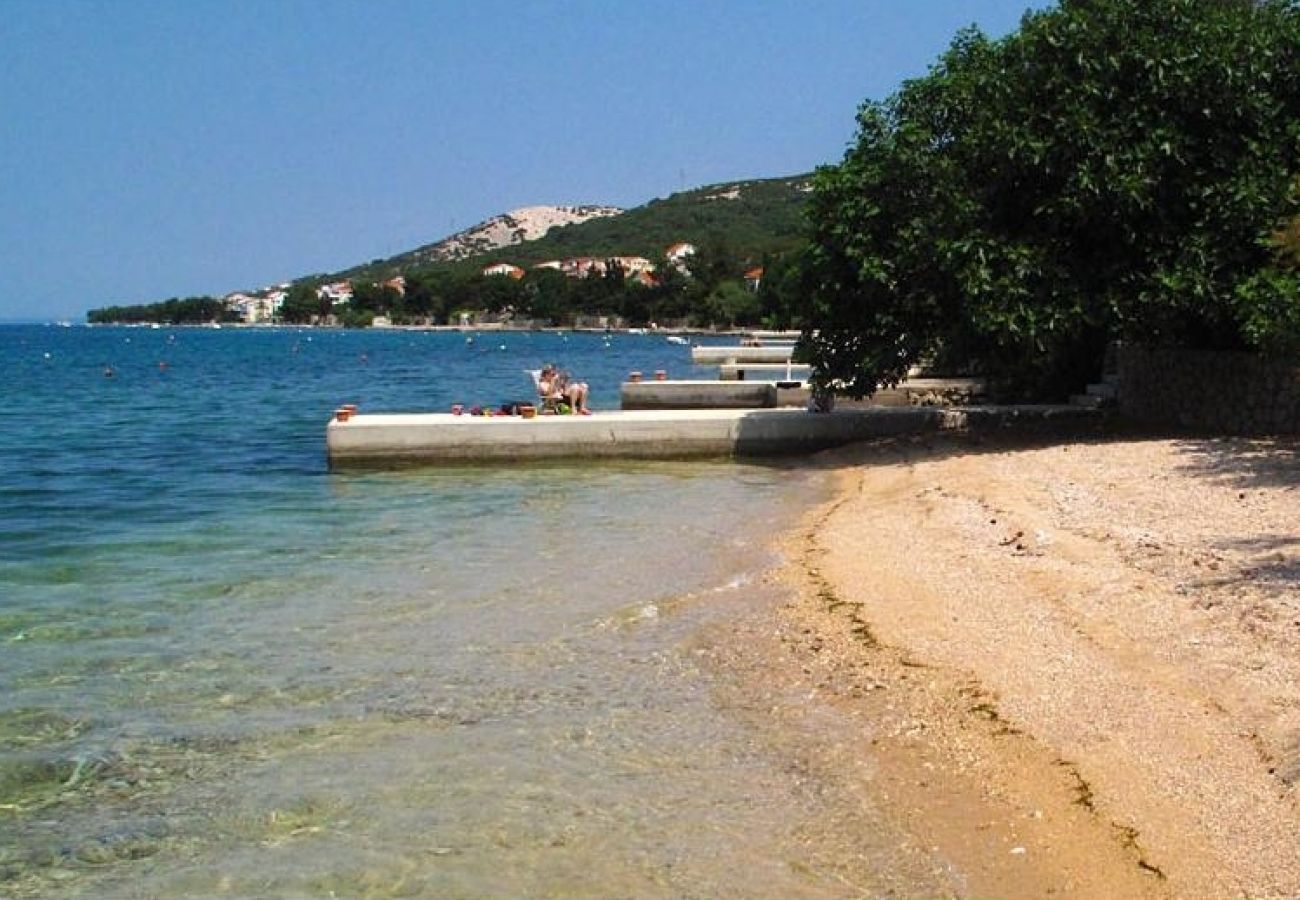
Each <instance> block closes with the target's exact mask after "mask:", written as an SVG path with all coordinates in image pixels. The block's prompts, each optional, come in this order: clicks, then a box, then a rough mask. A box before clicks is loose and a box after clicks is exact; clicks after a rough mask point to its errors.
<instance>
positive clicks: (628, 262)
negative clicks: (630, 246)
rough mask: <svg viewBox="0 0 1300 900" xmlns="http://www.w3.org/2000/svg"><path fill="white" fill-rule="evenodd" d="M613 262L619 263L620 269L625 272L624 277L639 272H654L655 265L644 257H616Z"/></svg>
mask: <svg viewBox="0 0 1300 900" xmlns="http://www.w3.org/2000/svg"><path fill="white" fill-rule="evenodd" d="M611 261H612V262H616V263H618V267H619V268H620V269H622V270H623V274H624V275H635V274H636V273H637V272H653V271H654V270H655V267H654V263H652V262H650V260H648V259H646V258H645V257H644V256H615V257H614V258H613V259H612V260H611Z"/></svg>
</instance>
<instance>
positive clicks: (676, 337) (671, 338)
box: [667, 334, 690, 344]
mask: <svg viewBox="0 0 1300 900" xmlns="http://www.w3.org/2000/svg"><path fill="white" fill-rule="evenodd" d="M667 340H668V343H670V344H689V343H690V341H688V340H686V338H684V337H682V336H681V335H680V334H670V335H668V338H667Z"/></svg>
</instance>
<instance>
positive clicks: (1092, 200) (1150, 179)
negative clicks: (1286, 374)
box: [800, 0, 1300, 395]
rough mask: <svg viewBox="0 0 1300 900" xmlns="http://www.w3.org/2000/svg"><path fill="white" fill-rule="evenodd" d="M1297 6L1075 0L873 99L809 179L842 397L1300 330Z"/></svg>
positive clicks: (1086, 367) (813, 265) (817, 347)
mask: <svg viewBox="0 0 1300 900" xmlns="http://www.w3.org/2000/svg"><path fill="white" fill-rule="evenodd" d="M1298 174H1300V11H1298V10H1297V8H1296V5H1295V3H1293V2H1290V0H1261V2H1258V3H1242V2H1223V0H1141V2H1139V0H1062V2H1061V3H1060V5H1059V6H1058V7H1057V8H1054V9H1051V10H1048V11H1044V12H1038V13H1032V14H1028V15H1026V17H1025V18H1024V19H1023V21H1022V23H1021V26H1020V28H1019V30H1018V31H1017V32H1015V33H1014V34H1012V35H1010V36H1009V37H1007V38H1004V39H1002V40H1000V41H990V40H988V39H987V38H985V37H984V36H983V35H981V34H980V33H979V32H978V31H975V30H969V31H964V32H962V33H961V34H959V35H958V37H957V38H956V40H955V41H954V43H953V44H952V47H951V48H950V49H949V51H948V52H947V53H946V54H945V55H944V56H943V57H942V58H941V60H940V62H939V63H938V64H937V65H936V66H935V67H934V68H933V69H932V70H931V72H930V73H929V74H928V75H927V76H925V77H923V78H920V79H917V80H915V81H911V82H908V83H907V84H905V85H904V87H903V88H902V89H901V90H900V91H899V92H898V93H897V94H896V95H894V96H893V97H891V98H889V99H888V100H887V101H884V102H868V103H866V104H865V105H864V106H863V107H862V108H861V110H860V112H859V114H858V135H857V140H856V143H855V145H854V146H853V147H852V148H851V149H850V150H849V152H848V153H847V154H846V156H845V158H844V160H843V161H842V162H841V163H840V164H839V165H837V166H832V167H826V168H823V169H821V170H819V172H818V173H817V175H816V178H815V186H814V187H815V189H814V194H813V198H812V203H811V209H810V218H811V223H812V241H811V247H810V248H809V252H808V259H807V265H806V267H805V273H804V275H803V276H802V277H803V278H804V279H805V284H806V286H807V287H808V292H807V295H806V301H805V303H804V304H803V307H802V309H801V310H800V313H801V314H802V317H803V319H804V325H805V326H806V329H807V330H806V331H805V337H804V340H803V342H802V344H801V348H800V352H801V354H802V355H803V357H804V358H806V359H807V360H808V361H810V362H812V363H813V364H814V365H815V366H816V367H817V369H818V371H819V377H820V378H821V379H822V380H824V381H826V382H832V381H833V382H837V383H840V384H842V385H844V386H845V387H846V389H847V390H848V392H849V393H852V394H855V395H862V394H865V393H870V392H872V391H873V390H874V389H875V388H876V386H877V383H886V384H888V383H893V382H896V381H897V380H898V379H900V378H901V377H902V376H903V375H904V374H905V373H906V371H907V369H908V367H909V366H911V365H913V364H915V363H917V362H920V361H923V360H925V359H930V358H936V359H939V360H947V361H949V362H951V363H956V364H966V363H973V364H975V365H978V366H980V367H982V368H983V369H984V370H985V371H986V372H987V373H988V374H990V375H991V376H993V377H995V379H997V380H999V381H1001V382H1002V383H1003V384H1004V385H1005V386H1006V387H1007V388H1008V389H1009V390H1011V391H1014V392H1016V393H1019V394H1021V395H1033V394H1054V393H1060V392H1062V391H1064V390H1068V389H1070V388H1072V387H1076V386H1077V384H1078V383H1079V382H1080V381H1082V380H1084V379H1086V378H1087V377H1089V376H1090V375H1092V374H1095V369H1096V367H1097V366H1098V365H1099V363H1100V358H1101V348H1102V346H1103V345H1104V343H1105V342H1106V341H1107V340H1109V339H1112V338H1114V337H1129V338H1134V339H1141V340H1144V341H1154V342H1164V343H1180V344H1185V345H1190V346H1199V347H1219V348H1237V347H1244V348H1263V349H1285V348H1288V347H1295V346H1296V345H1297V343H1300V308H1298V305H1297V299H1296V298H1297V296H1298V294H1300V277H1298V275H1297V272H1296V270H1295V268H1294V267H1288V266H1285V265H1283V264H1282V260H1281V259H1280V258H1279V254H1278V252H1277V241H1276V239H1275V238H1274V237H1273V236H1274V235H1275V234H1277V233H1278V232H1279V229H1280V228H1282V227H1283V226H1284V225H1285V223H1287V222H1290V221H1292V220H1294V219H1295V217H1296V215H1297V213H1298V212H1300V206H1298V204H1297V197H1296V196H1295V194H1294V193H1293V192H1292V191H1291V189H1290V188H1291V185H1292V184H1293V183H1294V179H1295V178H1296V176H1297V175H1298Z"/></svg>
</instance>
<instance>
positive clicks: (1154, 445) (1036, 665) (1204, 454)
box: [745, 438, 1300, 897]
mask: <svg viewBox="0 0 1300 900" xmlns="http://www.w3.org/2000/svg"><path fill="white" fill-rule="evenodd" d="M827 462H828V464H830V465H832V466H834V467H835V468H836V470H837V476H836V477H837V479H838V481H839V490H838V496H836V497H835V498H834V499H833V500H832V501H830V502H829V503H827V504H824V505H823V506H821V507H819V508H818V509H816V510H815V511H814V512H813V513H811V514H810V515H809V516H808V517H807V518H806V519H805V520H804V522H803V524H802V526H801V528H800V530H799V531H798V533H797V534H796V535H794V536H792V537H791V538H790V539H789V540H788V541H787V543H786V546H785V548H784V551H785V553H786V555H787V559H788V564H787V565H786V567H785V570H784V572H783V574H782V575H781V578H782V579H783V580H785V581H787V582H788V583H789V584H790V585H791V586H793V588H794V589H795V595H796V596H797V599H796V600H794V601H793V602H791V603H789V604H787V605H785V606H784V607H783V608H781V609H779V610H777V611H776V612H774V613H773V614H772V616H771V618H768V619H765V620H764V621H762V622H759V623H755V624H754V625H752V626H751V627H750V628H749V629H748V633H747V634H746V635H745V638H746V641H747V646H749V647H750V650H748V651H746V652H750V653H759V654H765V655H766V656H767V657H768V658H769V659H770V660H772V661H773V662H772V664H771V665H770V666H769V667H768V668H767V669H766V670H764V675H763V677H764V679H765V680H766V684H767V688H766V690H767V691H768V696H771V697H773V698H781V697H793V696H799V697H804V698H806V699H807V700H811V701H814V702H813V703H809V704H804V706H805V707H806V708H805V709H802V710H801V709H800V704H798V703H793V702H778V701H774V703H773V706H772V709H771V710H770V713H771V714H772V715H774V716H776V717H777V718H778V719H780V720H783V721H784V722H785V723H786V724H788V725H798V724H799V720H800V718H801V717H806V716H807V715H809V713H808V711H807V708H811V707H820V708H822V709H830V710H834V711H835V714H836V715H839V716H842V717H848V718H849V719H851V720H852V721H856V722H859V723H861V727H860V729H859V730H858V732H857V737H856V738H855V739H853V741H852V742H851V745H850V746H847V747H846V746H843V744H842V743H840V742H837V743H835V745H834V746H827V747H824V748H822V749H820V750H816V749H810V748H806V750H805V754H806V756H807V759H806V760H805V764H807V765H809V766H810V767H813V768H819V769H820V771H822V772H823V773H828V772H829V773H834V775H833V779H834V780H835V782H836V783H837V784H839V785H840V786H841V787H842V788H844V789H845V790H846V791H849V792H856V793H859V794H860V795H862V796H863V797H870V798H871V799H870V800H869V801H864V802H870V803H872V804H874V805H876V806H878V807H879V809H880V812H881V814H882V816H883V817H884V819H886V820H888V821H889V822H890V823H891V824H892V825H893V826H894V827H896V828H897V829H898V830H899V831H898V833H899V834H900V835H902V837H901V838H900V844H899V848H900V851H903V852H905V853H906V854H908V855H909V857H910V858H911V859H912V862H911V863H910V864H911V865H913V867H915V866H917V865H919V866H921V867H923V868H924V867H928V869H929V871H930V872H931V874H932V877H933V878H934V879H935V882H936V883H938V884H940V885H943V887H942V888H941V891H942V892H944V893H951V894H954V895H957V896H973V897H991V896H996V897H1045V896H1060V897H1121V896H1122V897H1243V896H1248V897H1294V896H1300V809H1298V806H1297V786H1296V785H1297V782H1298V781H1300V442H1295V441H1283V440H1254V441H1252V440H1245V439H1232V440H1226V439H1225V440H1213V439H1211V440H1203V439H1176V440H1170V439H1162V440H1139V439H1105V440H1096V441H1084V442H1079V441H1072V442H1063V441H1047V440H1043V441H1036V442H1033V443H1031V444H1026V443H1025V442H1024V441H1020V442H1019V443H1009V442H1002V441H995V440H987V439H984V440H981V439H978V438H970V439H941V440H926V441H909V442H899V443H892V444H888V445H874V446H865V447H858V448H854V449H852V450H849V451H839V452H837V453H835V454H834V455H832V456H830V457H829V458H828V460H827ZM810 747H811V745H810Z"/></svg>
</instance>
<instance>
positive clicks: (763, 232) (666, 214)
mask: <svg viewBox="0 0 1300 900" xmlns="http://www.w3.org/2000/svg"><path fill="white" fill-rule="evenodd" d="M810 182H811V176H810V175H799V176H793V177H788V178H771V179H757V180H749V181H737V182H729V183H726V184H717V185H710V186H707V187H702V188H697V189H695V190H691V191H684V192H682V193H678V194H673V195H671V196H669V197H666V198H663V199H656V200H652V201H651V202H650V203H647V204H645V205H644V206H641V207H637V208H635V209H631V210H626V211H623V210H620V209H618V208H616V207H609V206H562V207H541V206H538V207H526V208H524V209H520V210H514V211H513V212H510V213H506V214H503V215H500V216H494V217H492V218H491V219H488V220H487V221H485V222H482V223H480V224H478V225H476V226H474V227H473V228H470V229H467V230H466V231H462V232H459V233H458V234H455V235H451V236H450V237H448V238H445V239H443V240H441V241H438V242H436V243H433V244H426V245H423V246H421V247H417V248H415V249H413V250H410V251H407V252H405V253H401V254H398V255H396V256H393V257H391V258H389V259H382V260H372V261H371V262H369V263H366V264H363V265H359V266H354V267H353V268H350V269H345V270H342V271H339V272H334V273H328V274H317V275H310V276H306V277H303V278H299V279H297V280H296V281H294V282H292V283H288V284H284V285H278V286H276V287H275V288H266V289H263V290H262V291H254V292H251V293H248V294H244V293H239V294H232V295H229V296H227V297H226V298H224V303H225V304H226V305H225V306H223V305H222V303H223V301H222V300H218V299H216V298H210V297H201V298H190V299H188V300H183V301H182V300H177V299H173V300H168V301H164V302H160V303H152V304H142V305H134V306H113V307H106V308H103V309H97V310H91V311H90V313H89V314H88V318H89V320H90V321H91V322H96V323H112V322H129V323H138V322H149V321H156V322H165V323H172V324H187V323H194V322H196V321H212V322H217V321H240V320H242V321H261V322H266V321H278V322H285V323H297V324H341V325H345V326H351V327H365V326H367V325H370V324H372V323H374V321H375V320H376V319H379V320H381V321H385V320H386V321H388V322H390V323H392V324H399V325H401V324H414V325H445V324H456V323H461V322H466V321H469V322H489V321H494V322H501V323H511V324H516V325H523V324H527V325H573V324H577V323H579V322H590V321H592V320H596V321H606V322H609V323H610V324H616V325H617V324H623V325H647V324H650V323H652V322H653V323H659V324H673V325H686V326H693V327H711V326H728V327H729V326H735V325H758V324H774V323H778V322H780V321H782V320H783V318H784V317H783V315H782V314H781V312H780V310H779V309H777V308H776V305H775V304H776V294H775V293H774V292H772V291H770V290H768V289H767V288H765V287H763V286H761V277H755V272H756V270H758V269H761V268H766V267H768V266H772V265H775V269H774V270H775V271H781V270H782V268H783V264H782V260H783V259H785V258H787V257H789V256H790V255H791V251H792V250H794V249H795V248H797V247H799V246H801V245H802V243H803V241H804V229H805V222H804V209H805V206H806V203H807V199H808V196H809V191H810ZM681 244H689V245H690V246H691V248H692V249H691V251H689V252H688V253H687V254H684V255H682V256H681V258H679V259H677V260H676V261H672V262H670V261H669V260H668V259H667V258H666V255H665V251H667V250H668V248H669V247H670V246H672V245H681ZM615 258H621V259H623V260H624V261H625V262H626V261H627V260H629V259H631V260H635V259H636V258H642V261H643V264H645V263H648V264H649V268H648V269H647V270H646V271H633V270H631V269H629V268H626V266H625V265H624V264H619V263H615V262H613V260H614V259H615ZM575 259H587V260H593V261H596V265H595V266H594V267H592V266H588V267H586V268H582V269H581V272H577V271H575V270H574V269H572V268H570V270H569V271H568V272H567V273H562V272H559V271H555V270H554V268H538V264H540V263H543V262H549V263H554V264H556V265H558V264H559V263H560V261H565V260H569V261H572V260H575ZM498 263H501V264H507V265H508V266H511V267H515V268H512V269H511V271H512V272H513V274H514V276H515V277H509V276H506V275H490V274H485V273H484V269H485V268H487V267H489V266H492V265H494V264H498ZM577 274H582V275H583V276H585V277H574V276H575V275H577ZM747 274H748V275H749V276H750V277H748V278H747V277H746V275H747ZM241 310H243V311H242V312H241ZM250 310H257V312H256V313H252V312H249V311H250Z"/></svg>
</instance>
